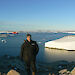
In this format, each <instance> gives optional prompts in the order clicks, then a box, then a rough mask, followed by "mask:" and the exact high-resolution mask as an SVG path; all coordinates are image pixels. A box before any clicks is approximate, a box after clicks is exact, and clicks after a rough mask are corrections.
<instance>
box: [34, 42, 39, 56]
mask: <svg viewBox="0 0 75 75" xmlns="http://www.w3.org/2000/svg"><path fill="white" fill-rule="evenodd" d="M35 44H36V55H37V54H38V52H39V46H38V44H37V43H36V42H35Z"/></svg>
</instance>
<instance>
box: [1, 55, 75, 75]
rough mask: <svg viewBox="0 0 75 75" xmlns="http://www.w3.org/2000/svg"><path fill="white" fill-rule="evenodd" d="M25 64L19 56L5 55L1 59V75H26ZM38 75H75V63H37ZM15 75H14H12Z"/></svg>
mask: <svg viewBox="0 0 75 75" xmlns="http://www.w3.org/2000/svg"><path fill="white" fill-rule="evenodd" d="M24 65H25V64H24V62H23V61H21V60H20V58H19V56H17V57H14V56H9V55H4V56H2V57H0V75H9V74H10V73H14V75H26V71H25V66H24ZM36 65H37V73H36V75H50V74H55V75H75V68H74V67H75V62H67V61H57V62H53V63H42V62H37V64H36ZM12 75H13V74H12Z"/></svg>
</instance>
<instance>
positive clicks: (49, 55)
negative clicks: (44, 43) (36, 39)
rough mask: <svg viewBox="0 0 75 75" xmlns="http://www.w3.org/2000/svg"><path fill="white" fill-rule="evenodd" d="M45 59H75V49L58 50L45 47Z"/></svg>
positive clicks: (52, 60) (48, 60) (51, 60)
mask: <svg viewBox="0 0 75 75" xmlns="http://www.w3.org/2000/svg"><path fill="white" fill-rule="evenodd" d="M45 59H47V62H54V61H61V60H65V61H69V62H71V61H75V51H66V50H57V49H48V48H45Z"/></svg>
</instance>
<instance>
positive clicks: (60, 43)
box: [45, 35, 75, 50]
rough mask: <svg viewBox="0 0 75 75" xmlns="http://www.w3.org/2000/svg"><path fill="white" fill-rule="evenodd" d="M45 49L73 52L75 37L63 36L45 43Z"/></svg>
mask: <svg viewBox="0 0 75 75" xmlns="http://www.w3.org/2000/svg"><path fill="white" fill-rule="evenodd" d="M45 47H49V48H58V49H66V50H75V35H71V36H65V37H63V38H60V39H57V40H54V41H49V42H46V43H45Z"/></svg>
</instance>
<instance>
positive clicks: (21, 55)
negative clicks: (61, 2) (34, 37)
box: [20, 43, 24, 59]
mask: <svg viewBox="0 0 75 75" xmlns="http://www.w3.org/2000/svg"><path fill="white" fill-rule="evenodd" d="M23 51H24V43H23V44H22V46H21V53H20V58H21V59H22V58H23Z"/></svg>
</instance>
